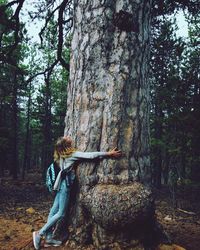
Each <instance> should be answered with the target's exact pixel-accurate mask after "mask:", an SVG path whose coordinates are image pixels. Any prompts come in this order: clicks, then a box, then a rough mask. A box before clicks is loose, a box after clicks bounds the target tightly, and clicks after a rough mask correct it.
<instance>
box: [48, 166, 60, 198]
mask: <svg viewBox="0 0 200 250" xmlns="http://www.w3.org/2000/svg"><path fill="white" fill-rule="evenodd" d="M59 171H60V167H59V166H58V164H57V163H56V162H52V163H51V164H50V166H49V167H48V168H47V171H46V186H47V189H48V190H49V192H51V193H52V192H53V186H54V183H55V181H56V178H57V175H58V173H59Z"/></svg>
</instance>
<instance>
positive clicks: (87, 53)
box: [65, 0, 154, 249]
mask: <svg viewBox="0 0 200 250" xmlns="http://www.w3.org/2000/svg"><path fill="white" fill-rule="evenodd" d="M150 2H151V1H150V0H135V1H133V0H117V1H109V0H104V1H103V0H102V1H100V0H96V1H94V0H93V1H92V0H91V1H87V0H79V1H77V0H76V1H75V6H74V31H73V39H72V51H71V62H70V84H69V86H68V101H67V114H66V128H65V134H66V135H70V136H72V138H73V139H74V141H75V146H76V147H77V148H79V149H80V150H83V151H108V150H109V149H111V148H113V147H116V146H117V147H118V148H119V149H121V150H122V151H123V152H124V157H122V158H121V159H120V160H113V159H110V160H108V159H104V160H102V161H96V162H95V163H94V162H93V163H85V164H82V165H81V166H80V167H79V168H78V171H77V172H78V173H77V174H78V184H77V188H78V189H77V196H76V205H75V210H74V214H73V217H72V225H73V228H74V232H73V233H72V238H73V239H75V240H76V241H78V242H79V243H81V244H89V243H92V244H93V245H94V246H95V248H96V249H101V248H105V249H123V247H125V248H126V249H136V248H137V249H143V247H144V242H145V240H146V239H145V237H146V238H147V231H146V230H147V228H148V229H149V228H150V227H149V226H147V225H150V224H151V223H150V222H152V221H153V217H154V208H153V198H152V194H151V191H150V189H148V187H146V185H145V184H148V183H150V177H151V176H150V160H149V124H148V115H149V93H148V92H149V87H148V80H147V76H148V72H147V66H148V61H147V60H148V54H149V31H150V27H149V26H150ZM141 225H143V228H142V227H141ZM144 225H146V226H144ZM144 227H145V229H144ZM139 228H140V229H141V228H142V230H139ZM138 231H139V233H138ZM145 235H146V236H145ZM117 247H118V248H117Z"/></svg>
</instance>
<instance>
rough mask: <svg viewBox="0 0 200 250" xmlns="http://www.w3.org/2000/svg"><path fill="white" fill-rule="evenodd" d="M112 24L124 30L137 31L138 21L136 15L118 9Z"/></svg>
mask: <svg viewBox="0 0 200 250" xmlns="http://www.w3.org/2000/svg"><path fill="white" fill-rule="evenodd" d="M114 25H115V26H117V27H118V28H119V29H120V30H123V31H126V32H131V31H132V32H137V33H138V32H139V23H138V21H137V18H136V16H134V15H133V14H131V13H128V12H126V11H124V10H120V11H119V12H117V13H116V14H115V16H114Z"/></svg>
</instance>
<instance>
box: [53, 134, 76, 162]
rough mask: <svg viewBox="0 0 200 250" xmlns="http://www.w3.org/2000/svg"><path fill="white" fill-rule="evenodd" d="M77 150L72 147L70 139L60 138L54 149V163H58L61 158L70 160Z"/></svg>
mask: <svg viewBox="0 0 200 250" xmlns="http://www.w3.org/2000/svg"><path fill="white" fill-rule="evenodd" d="M76 151H77V150H76V149H75V148H73V147H72V141H71V139H69V138H68V137H60V138H58V140H57V142H56V144H55V148H54V155H53V157H54V161H56V162H58V161H59V160H60V158H68V157H70V156H71V155H72V153H74V152H76Z"/></svg>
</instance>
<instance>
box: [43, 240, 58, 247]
mask: <svg viewBox="0 0 200 250" xmlns="http://www.w3.org/2000/svg"><path fill="white" fill-rule="evenodd" d="M61 245H62V241H61V240H54V239H47V240H46V241H45V244H44V247H51V246H54V247H59V246H61Z"/></svg>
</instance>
